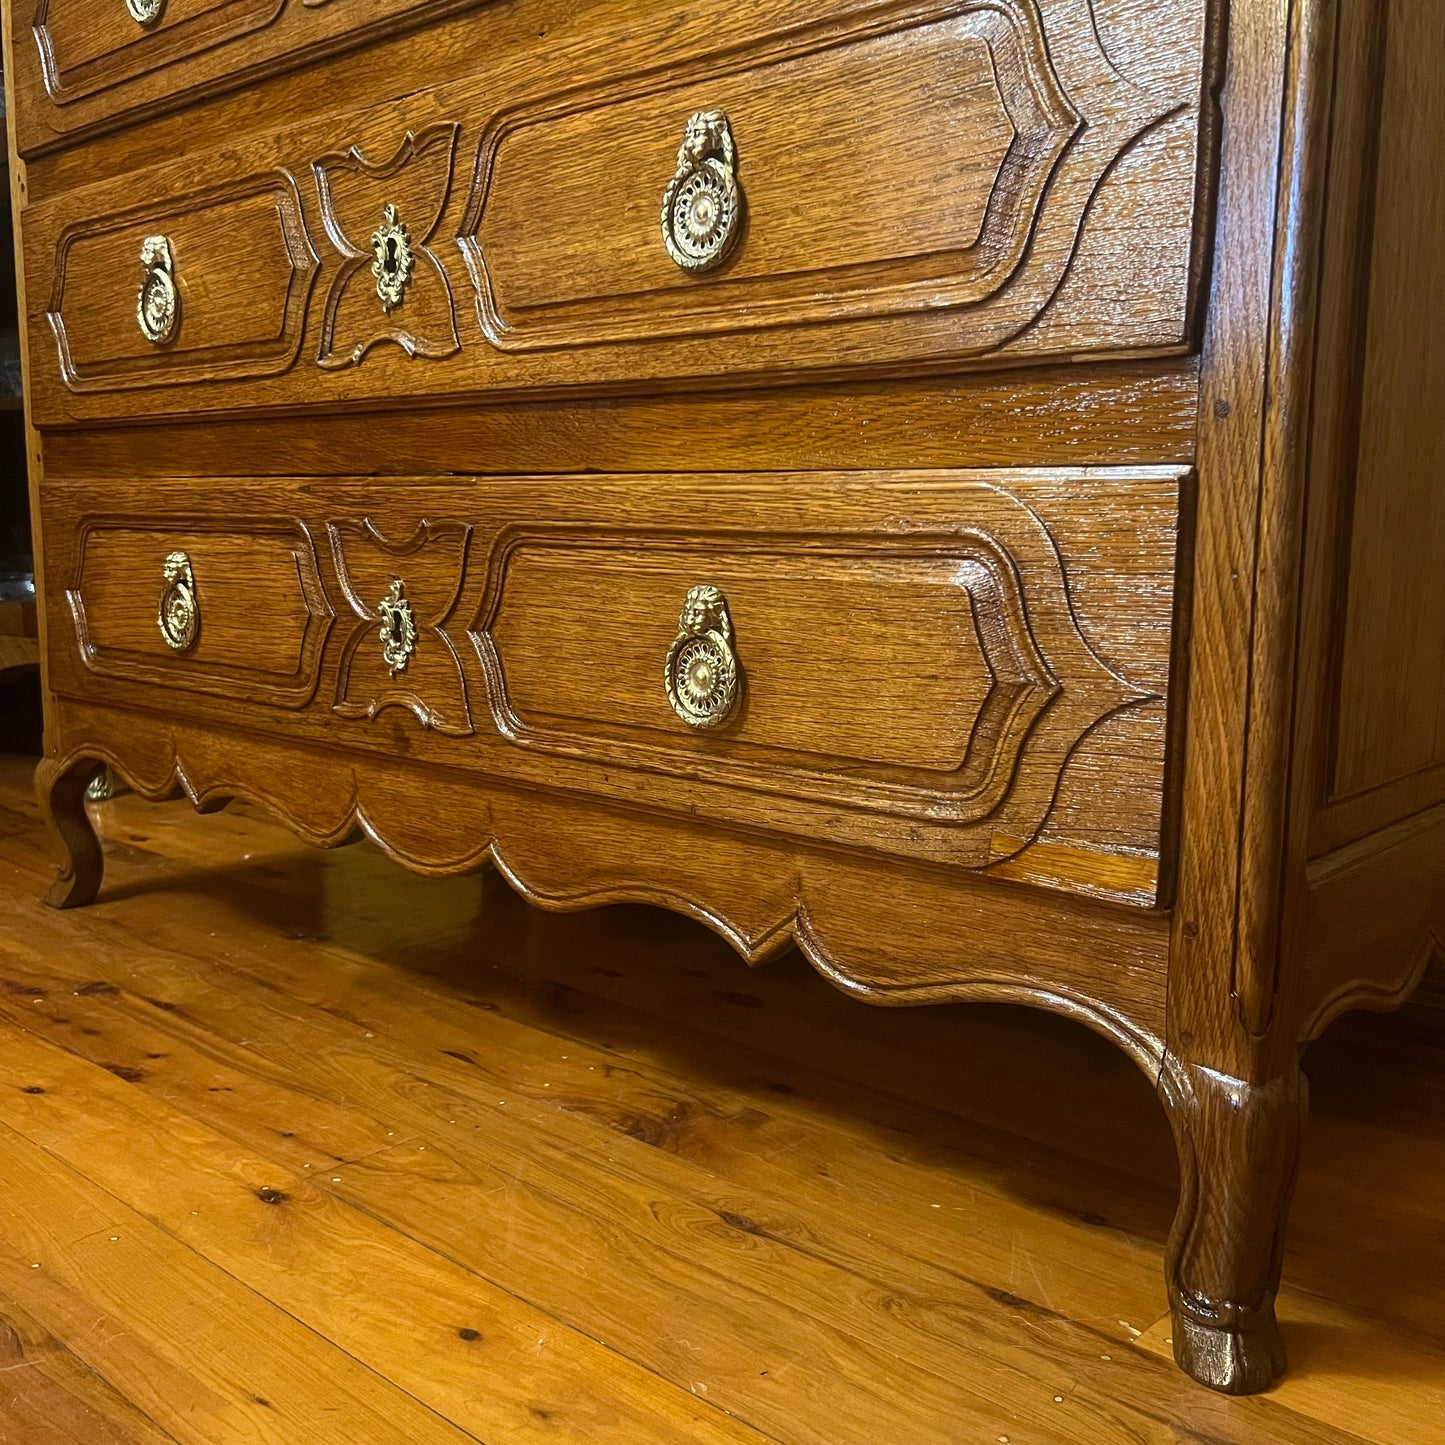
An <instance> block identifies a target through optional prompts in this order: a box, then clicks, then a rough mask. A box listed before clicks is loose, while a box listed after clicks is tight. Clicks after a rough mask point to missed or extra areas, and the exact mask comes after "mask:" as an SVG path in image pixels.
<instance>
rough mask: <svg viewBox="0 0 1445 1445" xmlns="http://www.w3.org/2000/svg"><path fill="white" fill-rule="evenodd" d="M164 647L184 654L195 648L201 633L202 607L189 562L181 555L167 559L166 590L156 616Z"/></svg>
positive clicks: (179, 553)
mask: <svg viewBox="0 0 1445 1445" xmlns="http://www.w3.org/2000/svg"><path fill="white" fill-rule="evenodd" d="M156 620H157V622H158V623H159V624H160V629H161V636H162V637H164V638H165V640H166V646H167V647H169V648H171V649H173V650H174V651H176V652H186V651H188V650H189V649H190V648H192V647H194V646H195V645H196V638H197V637H198V636H199V635H200V631H201V607H200V603H199V602H198V601H197V600H196V578H195V573H194V572H192V571H191V559H190V558H189V557H188V556H186V554H185V553H184V552H172V553H171V555H170V556H169V557H167V558H166V565H165V590H164V591H163V592H162V593H161V605H160V612H159V615H158V616H157V619H156Z"/></svg>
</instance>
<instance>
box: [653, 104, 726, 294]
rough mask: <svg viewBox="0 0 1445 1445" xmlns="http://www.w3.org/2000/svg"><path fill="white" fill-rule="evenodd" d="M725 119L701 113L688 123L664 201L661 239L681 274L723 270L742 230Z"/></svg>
mask: <svg viewBox="0 0 1445 1445" xmlns="http://www.w3.org/2000/svg"><path fill="white" fill-rule="evenodd" d="M736 167H737V152H736V150H735V149H734V146H733V136H732V130H731V128H730V127H729V126H728V118H727V116H726V115H724V114H723V112H722V111H720V110H700V111H698V112H697V114H696V115H694V116H692V117H691V119H689V121H688V123H687V129H686V131H685V132H684V134H683V139H682V149H681V150H679V151H678V153H677V172H676V174H675V175H674V176H673V178H672V181H671V183H670V184H669V185H668V187H667V193H666V194H665V195H664V196H663V198H662V239H663V241H664V242H665V243H666V246H667V254H668V255H669V256H671V257H672V259H673V260H674V261H676V262H677V264H678V265H679V266H681V267H682V269H683V270H684V271H691V272H694V273H701V272H703V271H711V270H713V269H714V268H715V267H717V266H721V265H722V263H723V262H724V261H726V260H727V258H728V256H729V255H730V254H731V253H732V250H733V247H734V246H736V245H737V242H738V237H739V235H740V234H741V232H742V219H743V193H742V191H741V190H740V189H739V187H738V183H737V177H736V175H735V174H734V171H735V170H736Z"/></svg>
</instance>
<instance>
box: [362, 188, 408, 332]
mask: <svg viewBox="0 0 1445 1445" xmlns="http://www.w3.org/2000/svg"><path fill="white" fill-rule="evenodd" d="M371 249H372V251H373V252H374V253H375V255H376V259H375V260H374V261H373V262H372V263H371V274H372V275H373V276H375V277H376V294H377V295H378V296H379V297H380V298H381V309H382V310H383V311H385V312H386V314H387V315H388V316H390V315H391V313H392V312H393V311H395V310H396V308H397V307H398V306H400V305H401V303H402V300H403V298H404V297H405V295H406V287H407V282H409V281H410V280H411V273H412V270H413V268H414V267H415V266H416V257H415V256H413V255H412V251H411V237H410V236H409V235H408V234H407V230H406V227H405V226H404V225H403V224H402V223H401V221H400V219H399V218H398V217H397V214H396V207H395V206H393V205H392V204H391V203H390V202H389V201H388V202H387V204H386V207H385V208H384V209H383V211H382V213H381V225H379V226H378V227H377V228H376V230H375V231H373V232H372V234H371Z"/></svg>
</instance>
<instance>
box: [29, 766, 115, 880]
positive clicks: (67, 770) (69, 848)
mask: <svg viewBox="0 0 1445 1445" xmlns="http://www.w3.org/2000/svg"><path fill="white" fill-rule="evenodd" d="M103 771H104V769H103V765H102V764H100V763H98V762H92V761H90V760H88V759H87V760H85V761H83V762H76V763H72V764H70V765H68V766H62V765H61V764H59V763H57V762H55V761H54V760H53V759H51V758H45V759H43V760H42V761H41V763H40V766H39V767H38V768H36V770H35V793H36V796H37V797H38V798H39V800H40V812H41V814H42V816H43V817H44V819H45V822H46V824H47V826H48V827H49V829H50V832H51V835H52V836H53V837H54V838H55V840H56V841H57V842H58V843H59V845H60V847H61V849H62V851H63V853H64V858H65V861H64V862H63V863H62V864H61V865H60V871H59V873H57V874H56V877H55V882H54V883H52V884H51V885H50V891H49V892H48V893H47V894H46V895H45V901H46V903H48V904H49V905H50V907H52V908H84V907H85V906H86V905H87V904H89V903H94V902H95V896H96V894H97V893H99V892H100V880H101V876H102V874H103V873H104V871H105V855H104V853H103V852H102V851H101V846H100V839H99V838H98V837H97V836H96V832H95V828H94V827H93V826H92V825H91V821H90V815H89V814H88V813H87V812H86V811H85V793H86V789H87V788H89V787H90V785H91V783H92V782H93V781H94V780H95V779H96V778H97V777H99V776H100V775H101V773H102V772H103Z"/></svg>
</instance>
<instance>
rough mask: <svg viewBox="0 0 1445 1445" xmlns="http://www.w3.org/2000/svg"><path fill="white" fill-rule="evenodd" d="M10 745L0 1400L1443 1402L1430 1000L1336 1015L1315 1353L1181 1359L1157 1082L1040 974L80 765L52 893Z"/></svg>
mask: <svg viewBox="0 0 1445 1445" xmlns="http://www.w3.org/2000/svg"><path fill="white" fill-rule="evenodd" d="M29 772H30V764H29V762H28V761H26V760H22V759H16V758H0V1035H3V1038H0V1442H3V1445H42V1442H43V1445H160V1442H176V1445H461V1442H464V1441H482V1442H486V1445H543V1442H546V1445H763V1442H778V1445H1064V1442H1067V1445H1114V1442H1128V1445H1159V1442H1166V1441H1187V1442H1192V1445H1254V1442H1260V1445H1295V1442H1329V1445H1348V1442H1352V1441H1372V1442H1374V1441H1377V1442H1380V1445H1386V1442H1388V1445H1441V1442H1442V1441H1445V1067H1442V1065H1445V1045H1442V1036H1441V1032H1440V1031H1439V1030H1438V1026H1434V1025H1432V1023H1431V1021H1430V1017H1429V1016H1428V1015H1427V1014H1426V1013H1424V1012H1423V1011H1422V1012H1420V1013H1419V1014H1418V1015H1416V1016H1412V1015H1411V1014H1409V1013H1406V1014H1403V1015H1399V1016H1397V1017H1395V1018H1394V1019H1389V1020H1378V1019H1367V1020H1361V1021H1358V1022H1355V1021H1350V1022H1346V1023H1345V1024H1343V1025H1341V1026H1339V1027H1338V1028H1337V1030H1336V1031H1335V1033H1334V1034H1332V1035H1331V1036H1330V1037H1329V1038H1328V1039H1326V1041H1325V1042H1324V1043H1323V1044H1321V1045H1320V1046H1319V1047H1318V1048H1317V1049H1316V1051H1315V1052H1313V1053H1312V1054H1311V1056H1310V1066H1309V1073H1310V1079H1311V1085H1312V1091H1313V1103H1314V1126H1313V1129H1312V1132H1311V1135H1310V1139H1309V1144H1308V1149H1307V1155H1306V1162H1305V1166H1304V1172H1303V1176H1302V1178H1301V1182H1300V1188H1299V1195H1298V1201H1297V1205H1296V1208H1295V1216H1294V1227H1293V1234H1292V1250H1291V1254H1290V1258H1289V1261H1288V1266H1287V1272H1288V1276H1289V1280H1290V1287H1289V1289H1288V1291H1287V1293H1286V1296H1285V1298H1284V1300H1283V1310H1282V1313H1283V1317H1284V1320H1285V1328H1286V1338H1287V1342H1288V1346H1289V1351H1290V1355H1291V1362H1292V1371H1291V1374H1290V1376H1289V1378H1288V1380H1287V1381H1286V1382H1285V1383H1284V1384H1283V1385H1282V1386H1281V1387H1279V1388H1278V1389H1277V1390H1276V1391H1275V1392H1274V1393H1273V1394H1271V1395H1269V1396H1266V1397H1262V1398H1258V1399H1253V1400H1242V1401H1231V1400H1226V1399H1223V1398H1220V1397H1217V1396H1214V1395H1211V1394H1209V1393H1207V1392H1205V1391H1203V1390H1201V1389H1199V1388H1198V1387H1196V1386H1194V1385H1192V1384H1190V1383H1189V1382H1188V1381H1187V1380H1185V1379H1184V1378H1183V1377H1182V1376H1181V1375H1179V1374H1178V1373H1177V1372H1176V1371H1175V1370H1174V1368H1173V1366H1172V1364H1170V1363H1169V1362H1168V1360H1167V1353H1168V1344H1167V1336H1168V1323H1167V1319H1166V1318H1165V1313H1164V1296H1163V1288H1162V1283H1161V1275H1160V1256H1161V1250H1162V1246H1163V1240H1164V1236H1165V1233H1166V1231H1167V1228H1168V1224H1169V1218H1170V1214H1171V1211H1172V1208H1173V1202H1174V1189H1175V1179H1174V1161H1173V1155H1172V1149H1171V1146H1170V1143H1169V1139H1168V1135H1167V1131H1166V1129H1165V1126H1164V1122H1163V1117H1162V1115H1161V1113H1160V1111H1159V1108H1158V1105H1157V1103H1156V1102H1155V1100H1154V1098H1153V1096H1152V1094H1151V1092H1150V1090H1149V1087H1148V1085H1147V1082H1146V1080H1145V1079H1144V1078H1143V1076H1142V1075H1140V1074H1138V1073H1137V1072H1136V1071H1135V1069H1134V1067H1133V1066H1132V1065H1131V1064H1129V1063H1128V1062H1127V1061H1126V1060H1125V1059H1124V1057H1123V1056H1122V1054H1118V1053H1116V1052H1115V1051H1114V1049H1113V1048H1112V1047H1111V1046H1110V1045H1108V1044H1106V1043H1104V1042H1103V1041H1102V1040H1099V1039H1096V1038H1094V1037H1093V1036H1092V1035H1090V1034H1088V1033H1087V1032H1085V1031H1084V1030H1082V1029H1081V1028H1079V1027H1078V1026H1076V1025H1073V1024H1070V1023H1066V1022H1064V1021H1062V1020H1057V1019H1053V1018H1050V1017H1048V1016H1046V1015H1043V1014H1036V1013H1033V1012H1031V1011H1028V1010H1024V1009H1002V1008H997V1009H996V1008H985V1007H978V1006H974V1007H967V1008H946V1009H933V1010H920V1011H914V1012H898V1013H894V1012H887V1011H880V1010H873V1009H869V1008H866V1007H864V1006H862V1005H860V1004H857V1003H854V1002H852V1001H850V1000H848V999H845V998H844V997H843V996H842V995H840V994H837V993H836V992H834V991H833V990H832V989H831V988H830V987H829V986H828V985H827V984H826V983H824V982H823V981H822V980H821V979H819V978H818V977H817V976H815V975H814V974H813V973H812V971H811V970H810V969H809V968H808V967H807V966H806V965H805V964H804V962H803V961H802V960H801V958H799V957H798V956H797V955H789V956H788V957H787V958H786V959H784V960H782V961H781V962H779V963H777V964H775V965H773V966H771V967H770V968H768V969H765V970H762V971H760V972H758V973H755V974H750V973H749V972H748V971H747V969H746V968H745V967H744V965H743V964H742V963H741V962H739V961H738V960H737V959H736V958H735V957H734V956H733V954H732V953H731V952H730V950H729V949H728V948H727V947H726V946H725V945H724V944H722V943H721V942H720V941H718V940H717V939H715V938H714V937H712V935H710V934H708V933H707V932H705V931H704V930H703V929H701V928H699V927H697V926H695V925H693V924H690V923H688V922H686V921H683V920H679V919H675V918H671V917H668V916H667V915H663V914H659V913H653V912H650V911H646V910H641V909H623V908H617V909H608V910H602V911H597V912H592V913H584V914H576V915H571V916H567V917H556V916H551V915H546V914H542V913H539V912H536V911H533V910H531V909H529V908H528V907H526V906H525V905H524V904H522V903H521V902H520V901H519V900H518V899H516V898H515V897H514V896H513V895H512V894H511V893H510V891H509V890H508V889H507V888H506V886H505V885H504V884H503V883H501V881H500V880H499V879H497V878H496V877H494V876H493V877H488V878H486V879H477V878H470V879H449V880H439V881H438V880H424V879H419V878H416V877H412V876H410V875H408V874H406V873H404V872H402V871H401V870H400V869H399V868H398V867H396V866H395V865H393V864H390V863H388V862H387V861H386V860H385V859H384V858H382V857H381V856H380V855H379V854H378V853H377V852H376V851H375V850H373V849H372V848H370V847H369V846H363V847H353V848H347V849H342V850H340V851H338V852H335V853H330V854H320V853H313V852H310V851H308V850H306V849H305V848H303V847H301V846H300V845H298V844H297V843H295V842H294V841H293V840H292V839H291V838H290V837H289V836H288V835H286V834H284V833H282V832H281V831H280V830H278V829H277V828H275V827H273V826H272V825H271V824H269V823H267V822H266V821H265V820H264V819H261V818H260V817H259V816H257V815H256V814H254V813H252V812H251V811H249V810H247V809H244V808H235V809H232V810H231V811H229V812H226V813H223V814H220V815H217V816H213V817H209V818H198V817H196V816H195V815H194V814H193V812H192V811H191V809H190V808H189V806H188V805H185V804H181V803H171V804H165V805H162V806H152V805H149V804H145V803H142V802H139V801H138V800H136V799H134V798H132V797H123V798H121V799H120V800H119V801H117V802H115V803H111V804H107V805H105V806H104V807H103V808H101V809H100V810H98V811H99V816H100V818H101V819H102V822H103V826H104V831H105V833H106V836H107V838H108V840H109V845H108V853H109V872H108V878H107V885H106V888H105V891H104V892H103V894H102V900H101V902H100V903H99V904H97V905H96V906H95V907H94V908H92V909H90V910H88V911H85V912H82V913H78V914H69V915H61V914H56V913H53V912H49V911H47V910H45V909H43V908H41V907H40V906H39V904H38V902H37V899H38V897H39V895H40V893H41V891H42V888H43V886H44V884H45V883H46V881H47V880H48V877H49V873H50V867H51V863H50V860H49V859H48V857H47V856H46V853H45V842H44V837H43V834H42V832H41V830H40V828H39V825H38V822H37V820H36V816H35V812H34V808H33V805H32V802H31V799H30V785H29Z"/></svg>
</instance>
